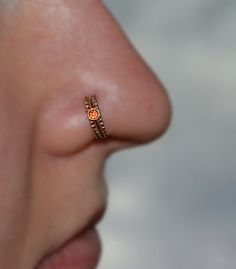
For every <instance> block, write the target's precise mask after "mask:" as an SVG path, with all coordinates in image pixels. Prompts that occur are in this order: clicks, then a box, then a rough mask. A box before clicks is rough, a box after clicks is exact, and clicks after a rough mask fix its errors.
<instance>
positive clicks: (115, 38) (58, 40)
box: [0, 0, 170, 269]
mask: <svg viewBox="0 0 236 269" xmlns="http://www.w3.org/2000/svg"><path fill="white" fill-rule="evenodd" d="M0 59H1V61H0V129H1V130H0V158H1V161H0V166H1V169H0V218H1V222H0V268H7V269H16V268H18V269H34V268H35V267H36V265H37V263H38V262H39V260H40V259H42V257H43V256H44V255H46V253H50V252H52V251H53V250H54V249H56V248H57V247H59V246H60V245H62V244H63V243H64V242H66V241H67V240H68V238H70V237H71V236H72V235H73V234H75V232H76V231H80V230H81V229H82V228H83V227H84V225H85V224H86V223H88V221H89V219H90V218H91V216H92V215H93V214H94V212H97V211H98V210H99V209H100V210H101V208H103V209H104V208H105V207H106V204H107V188H106V183H105V180H104V177H103V168H104V163H105V160H106V159H107V158H108V156H110V155H111V154H112V153H114V152H116V151H118V150H121V149H124V148H127V147H131V146H132V147H133V146H135V145H141V144H144V143H147V142H150V141H153V140H154V139H156V138H158V137H159V136H160V135H161V134H162V133H163V132H164V131H165V130H166V128H167V126H168V124H169V121H170V105H169V101H168V98H167V95H166V93H165V90H164V88H163V86H162V85H161V83H160V82H159V81H158V79H157V77H156V76H155V75H154V74H153V73H152V71H151V70H150V69H149V67H148V66H147V65H146V64H145V63H144V61H143V60H142V59H141V58H140V56H139V55H138V53H137V52H136V51H135V49H134V48H133V47H132V45H131V44H130V43H129V41H128V40H127V38H126V36H125V35H124V34H123V32H122V31H121V29H120V27H119V26H118V25H117V22H116V21H115V20H114V18H113V17H112V16H111V14H110V13H109V12H108V10H107V9H106V8H105V6H104V5H103V4H102V3H101V1H98V0H48V1H46V2H45V1H41V0H37V1H31V0H19V1H13V0H11V1H10V0H7V1H6V0H5V1H4V0H1V1H0ZM94 94H96V95H97V98H98V101H99V106H100V108H101V112H102V116H103V120H104V124H105V126H106V129H107V131H108V132H109V134H110V138H109V139H107V140H104V141H97V140H95V139H94V135H93V131H92V128H91V125H90V123H89V121H88V118H87V115H86V113H85V107H84V97H85V96H90V95H94ZM63 268H64V267H63ZM66 268H68V267H66ZM71 268H72V267H71ZM73 268H74V267H73ZM76 268H77V267H76ZM81 269H82V268H81Z"/></svg>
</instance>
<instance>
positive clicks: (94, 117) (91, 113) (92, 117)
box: [88, 108, 100, 120]
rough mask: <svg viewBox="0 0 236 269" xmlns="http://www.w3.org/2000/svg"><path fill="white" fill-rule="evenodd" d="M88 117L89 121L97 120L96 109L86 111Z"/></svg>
mask: <svg viewBox="0 0 236 269" xmlns="http://www.w3.org/2000/svg"><path fill="white" fill-rule="evenodd" d="M88 117H89V119H90V120H97V119H98V118H99V117H100V113H99V111H98V109H97V108H91V109H90V110H89V111H88Z"/></svg>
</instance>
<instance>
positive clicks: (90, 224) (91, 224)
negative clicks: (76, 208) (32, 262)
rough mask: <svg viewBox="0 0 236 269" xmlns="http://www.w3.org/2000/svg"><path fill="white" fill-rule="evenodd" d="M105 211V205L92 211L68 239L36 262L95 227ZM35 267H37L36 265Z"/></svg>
mask: <svg viewBox="0 0 236 269" xmlns="http://www.w3.org/2000/svg"><path fill="white" fill-rule="evenodd" d="M105 212H106V206H105V205H104V206H102V207H99V208H98V209H97V210H95V211H94V212H93V214H91V217H90V218H89V219H88V221H87V222H86V223H85V225H84V226H83V227H82V228H81V229H80V230H79V231H76V232H75V233H74V234H72V236H71V237H69V239H67V240H66V241H64V242H63V243H62V244H61V245H59V246H57V247H55V248H54V249H52V250H51V251H49V252H48V253H46V254H45V255H44V256H43V258H42V259H41V260H40V262H39V263H38V264H40V263H41V262H42V261H44V260H45V259H47V258H48V257H50V256H51V255H53V254H54V253H56V252H58V251H60V249H62V248H64V247H65V246H66V245H68V244H69V243H70V242H72V241H73V240H74V239H75V238H77V237H79V236H80V235H81V234H83V233H84V232H85V231H87V230H89V229H91V228H93V227H95V226H96V225H97V224H98V223H99V222H100V221H101V220H102V218H103V216H104V215H105ZM36 268H38V266H37V267H36Z"/></svg>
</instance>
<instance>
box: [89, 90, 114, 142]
mask: <svg viewBox="0 0 236 269" xmlns="http://www.w3.org/2000/svg"><path fill="white" fill-rule="evenodd" d="M85 107H86V112H87V116H88V119H89V122H90V124H91V126H92V128H93V131H94V135H95V138H96V139H100V140H102V139H106V138H108V137H109V135H108V134H107V131H106V128H105V126H104V122H103V119H102V115H101V111H100V108H99V106H98V101H97V97H96V95H93V96H90V97H88V96H85Z"/></svg>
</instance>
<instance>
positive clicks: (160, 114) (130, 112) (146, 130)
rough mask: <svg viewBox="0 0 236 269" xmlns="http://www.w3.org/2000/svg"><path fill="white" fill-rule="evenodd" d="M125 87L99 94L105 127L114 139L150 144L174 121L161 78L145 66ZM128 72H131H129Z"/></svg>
mask: <svg viewBox="0 0 236 269" xmlns="http://www.w3.org/2000/svg"><path fill="white" fill-rule="evenodd" d="M140 67H141V68H143V70H142V75H141V74H140V73H139V76H133V77H130V79H129V80H130V83H127V84H126V85H125V87H124V88H123V89H120V87H118V86H117V87H113V88H114V89H116V90H113V91H111V92H109V91H108V92H107V93H105V94H104V96H105V98H103V96H102V94H103V92H101V91H100V92H99V93H98V95H99V96H98V98H99V100H100V106H101V109H102V111H103V114H104V115H103V119H104V121H105V123H106V128H107V129H108V131H109V134H110V135H111V136H112V137H113V138H117V139H124V140H130V141H132V142H136V143H147V142H150V141H153V140H155V139H157V138H158V137H160V136H161V135H162V134H163V133H164V132H165V131H166V130H167V128H168V126H169V124H170V121H171V105H170V100H169V97H168V95H167V92H166V90H165V88H164V86H163V85H162V84H161V82H160V81H159V80H158V78H157V77H156V76H155V75H154V74H153V72H152V71H151V70H150V69H149V68H148V67H147V66H146V65H145V64H143V66H140ZM127 72H128V71H127Z"/></svg>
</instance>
